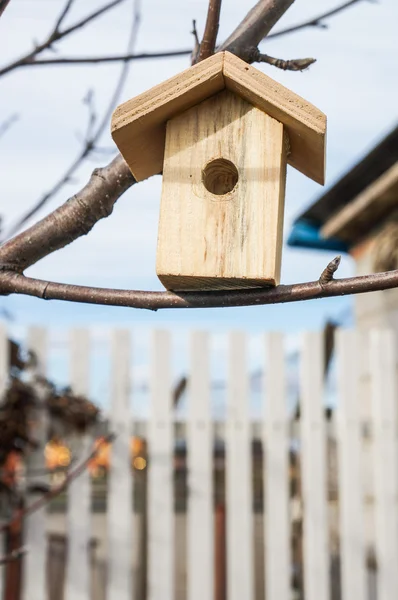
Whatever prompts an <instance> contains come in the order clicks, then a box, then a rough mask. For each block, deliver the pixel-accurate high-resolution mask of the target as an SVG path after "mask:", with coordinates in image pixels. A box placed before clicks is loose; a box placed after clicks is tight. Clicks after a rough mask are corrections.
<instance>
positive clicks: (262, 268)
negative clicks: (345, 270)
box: [157, 90, 286, 290]
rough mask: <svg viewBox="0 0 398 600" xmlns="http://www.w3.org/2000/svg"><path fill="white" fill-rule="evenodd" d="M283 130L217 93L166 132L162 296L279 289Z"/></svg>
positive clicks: (243, 104)
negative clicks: (179, 292) (164, 292)
mask: <svg viewBox="0 0 398 600" xmlns="http://www.w3.org/2000/svg"><path fill="white" fill-rule="evenodd" d="M285 177H286V149H285V144H284V131H283V125H282V124H281V123H279V122H278V121H276V120H275V119H273V118H272V117H270V116H269V115H267V114H265V113H264V112H262V111H260V110H258V109H257V108H254V107H253V106H252V105H251V104H250V103H248V102H246V101H245V100H242V99H241V98H239V97H238V96H236V95H234V94H233V93H231V92H229V91H227V90H225V91H223V92H221V93H219V94H217V95H215V96H213V97H212V98H210V99H208V100H206V101H205V102H202V103H201V104H199V105H197V106H195V107H193V108H191V109H189V110H188V111H186V112H185V113H183V114H181V115H179V116H177V117H175V118H173V119H171V120H170V121H169V122H168V124H167V132H166V148H165V160H164V166H163V188H162V199H161V208H160V220H159V234H158V254H157V273H158V276H159V278H160V280H161V281H162V283H163V284H164V285H165V286H166V287H167V288H169V289H174V290H188V289H203V290H205V289H226V288H231V287H236V288H239V287H253V286H260V285H265V284H271V285H275V284H276V283H278V282H279V274H280V255H281V253H280V247H281V244H282V228H283V209H284V188H285Z"/></svg>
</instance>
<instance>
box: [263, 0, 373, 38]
mask: <svg viewBox="0 0 398 600" xmlns="http://www.w3.org/2000/svg"><path fill="white" fill-rule="evenodd" d="M368 1H369V0H368ZM358 2H363V0H349V2H344V4H341V5H340V6H337V7H336V8H333V9H332V10H329V11H327V12H325V13H322V14H321V15H318V16H317V17H313V18H312V19H309V20H308V21H303V23H297V25H292V26H291V27H286V28H285V29H280V30H279V31H275V32H274V33H270V34H268V35H267V39H268V40H269V39H270V38H275V37H280V36H281V35H286V34H288V33H293V32H295V31H300V29H306V28H307V27H319V28H320V29H326V28H327V25H326V23H323V21H324V20H325V19H328V18H329V17H334V16H335V15H337V14H339V13H341V12H342V11H343V10H345V9H346V8H349V7H350V6H352V5H353V4H358Z"/></svg>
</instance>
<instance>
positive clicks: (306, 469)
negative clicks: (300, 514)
mask: <svg viewBox="0 0 398 600" xmlns="http://www.w3.org/2000/svg"><path fill="white" fill-rule="evenodd" d="M303 341H304V344H303V348H302V357H301V394H300V400H301V407H300V408H301V417H300V419H301V446H302V453H301V456H302V463H301V473H302V496H303V504H304V511H305V515H304V524H303V534H304V536H303V562H304V589H305V598H306V600H320V599H322V600H328V599H329V598H330V584H329V552H328V511H327V479H326V435H325V433H326V432H325V419H324V409H323V403H322V393H323V339H322V335H321V334H320V333H317V332H309V333H306V334H305V336H304V340H303Z"/></svg>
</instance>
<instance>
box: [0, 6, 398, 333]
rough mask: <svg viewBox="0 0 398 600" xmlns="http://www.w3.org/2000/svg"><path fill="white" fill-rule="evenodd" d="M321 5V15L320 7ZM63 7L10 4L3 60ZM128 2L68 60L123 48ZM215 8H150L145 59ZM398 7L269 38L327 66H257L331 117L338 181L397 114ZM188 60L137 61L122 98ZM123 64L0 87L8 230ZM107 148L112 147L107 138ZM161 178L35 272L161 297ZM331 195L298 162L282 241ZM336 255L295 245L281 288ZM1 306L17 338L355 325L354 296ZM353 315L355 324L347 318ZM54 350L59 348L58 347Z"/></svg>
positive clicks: (175, 43)
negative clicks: (72, 331) (152, 306)
mask: <svg viewBox="0 0 398 600" xmlns="http://www.w3.org/2000/svg"><path fill="white" fill-rule="evenodd" d="M336 4H338V2H332V1H330V0H324V1H323V2H322V3H315V2H313V1H311V0H297V1H296V2H295V3H294V5H293V6H292V8H291V9H290V10H289V11H288V12H287V14H286V15H285V17H284V18H283V20H282V21H281V22H280V23H279V24H278V25H277V27H276V28H275V29H277V28H280V27H285V26H289V25H291V24H293V23H295V22H298V21H301V20H304V19H306V18H308V17H311V16H313V15H317V14H318V13H319V12H320V10H327V9H329V8H332V7H334V6H336ZM96 5H99V2H97V1H96V0H84V2H83V0H76V3H75V10H74V12H73V13H72V14H71V16H70V19H69V21H70V22H73V21H74V20H75V18H78V17H79V16H81V15H84V14H86V13H87V12H88V11H89V10H91V9H92V8H94V7H95V6H96ZM250 5H251V3H248V2H238V1H237V0H224V2H223V9H222V18H221V27H220V34H219V39H220V40H222V39H223V38H225V37H226V36H227V35H228V33H229V32H230V31H231V30H232V29H233V28H234V27H235V26H236V25H237V23H238V22H239V21H240V20H241V18H242V17H243V16H244V13H245V11H246V10H247V8H248V6H250ZM321 5H322V8H320V6H321ZM62 6H63V2H62V1H59V0H35V2H32V1H31V0H12V2H11V3H10V5H9V7H8V8H7V10H6V12H5V14H4V15H3V17H2V19H1V20H0V43H1V48H2V51H1V62H2V63H4V64H5V63H7V62H8V61H9V60H11V59H13V58H15V57H18V56H19V55H20V54H22V53H24V52H26V51H27V50H29V49H30V48H31V45H32V43H33V41H34V40H39V41H40V40H41V39H42V38H44V37H45V36H46V34H47V33H48V31H49V29H50V28H51V25H52V23H53V22H54V19H55V18H56V15H57V14H58V12H59V11H60V9H61V7H62ZM130 7H131V2H129V1H127V2H126V3H125V4H124V5H122V6H121V7H120V8H118V9H116V10H115V11H113V12H112V13H110V14H109V15H108V16H107V17H106V18H103V19H100V20H98V22H97V23H96V24H95V25H94V26H92V27H91V28H87V29H85V30H84V31H82V32H80V33H77V34H76V35H74V36H72V37H71V38H70V39H69V38H68V39H66V40H65V41H64V42H61V44H60V45H59V47H58V48H59V50H58V53H59V55H60V56H62V55H68V56H70V55H76V56H83V55H96V54H103V53H109V54H114V53H115V54H116V53H119V52H123V51H124V49H125V47H126V44H127V37H128V25H129V19H130V18H131V17H130V13H131V9H130ZM206 8H207V0H196V1H194V0H169V1H168V2H164V1H163V0H143V1H142V25H141V29H140V32H139V37H138V43H137V46H136V51H137V52H140V51H160V50H168V49H178V48H185V47H190V45H191V44H192V39H191V35H190V31H191V29H192V19H193V18H196V20H197V23H198V28H199V32H201V31H202V28H203V24H204V21H205V16H206ZM397 22H398V4H397V3H396V1H395V0H380V1H379V2H378V3H374V2H369V1H366V0H364V1H363V2H360V3H359V4H358V5H357V6H355V7H352V8H350V9H349V10H347V11H345V12H344V13H342V14H341V15H339V16H338V17H335V18H333V19H330V20H329V21H328V24H329V28H328V29H326V30H320V29H306V30H303V31H301V32H297V33H295V34H292V35H289V36H284V37H281V38H278V39H275V40H270V41H268V42H267V43H264V44H263V45H262V49H263V51H264V52H268V53H269V54H272V55H273V56H279V57H283V58H293V57H294V58H296V57H304V56H314V57H316V58H317V59H318V62H317V63H316V64H315V65H313V66H312V67H311V69H310V70H309V71H308V72H305V73H284V72H281V71H278V70H276V69H274V68H272V67H269V66H267V65H260V66H259V68H260V69H261V70H263V71H264V72H266V73H267V74H268V75H270V76H271V77H273V78H274V79H276V80H278V81H279V82H281V83H282V84H284V85H285V86H287V87H289V88H291V89H292V90H293V91H295V92H296V93H298V94H299V95H301V96H303V97H304V98H306V99H308V100H309V101H310V102H312V103H313V104H315V105H316V106H318V107H319V108H320V109H321V110H323V111H324V112H325V113H326V114H327V117H328V144H327V182H326V185H327V186H329V185H331V183H333V182H334V181H335V180H336V178H338V177H339V176H341V175H342V173H343V172H344V171H346V170H347V169H348V168H349V167H350V166H352V165H353V164H354V163H355V162H356V161H357V160H359V159H360V158H361V157H362V156H363V154H364V153H365V152H366V151H367V150H368V149H370V148H371V147H372V146H373V145H374V144H375V143H376V142H377V141H378V140H379V139H380V137H381V136H383V135H384V134H385V133H387V132H388V131H389V129H391V128H392V127H393V126H394V125H395V123H396V120H397V112H398V111H397V104H396V85H397V83H396V73H397V58H396V57H397V50H398V38H397V35H396V23H397ZM188 65H189V62H188V57H182V58H173V59H162V60H151V61H142V62H136V63H133V64H132V66H131V70H130V75H129V78H128V81H127V84H126V87H125V89H124V92H123V96H122V98H121V101H123V100H126V99H128V98H130V97H132V96H135V95H136V94H138V93H140V92H142V91H144V90H147V89H149V88H151V87H152V86H153V85H155V84H157V83H159V82H160V81H162V80H164V79H166V78H168V77H170V76H172V75H174V74H176V73H178V72H179V71H181V70H183V69H184V68H186V67H187V66H188ZM119 69H120V66H115V65H113V66H109V65H108V66H93V67H64V68H62V69H61V68H54V67H48V68H40V69H31V70H29V69H21V70H19V71H18V70H17V71H15V72H14V73H11V74H10V75H8V76H6V77H4V78H2V79H1V80H0V86H1V88H2V89H1V94H0V109H1V114H2V115H3V116H5V117H7V116H8V115H10V114H13V113H18V115H19V120H18V122H17V123H16V124H15V125H14V126H13V128H12V129H11V130H10V131H9V132H8V133H7V134H6V136H4V137H3V138H2V139H1V140H0V155H1V165H2V167H1V170H0V178H1V181H2V194H1V197H0V214H1V215H4V220H5V225H6V226H7V224H11V223H12V222H13V221H14V220H15V219H16V218H17V217H18V215H20V214H21V213H23V212H24V211H25V210H26V209H27V208H28V207H30V205H31V204H32V203H34V202H35V201H36V200H37V199H38V198H39V197H40V196H41V195H42V194H43V192H45V191H46V190H47V189H48V188H49V187H50V186H51V185H52V184H53V183H54V182H56V181H57V179H58V178H59V176H60V175H61V174H62V173H63V171H64V169H65V166H66V165H68V164H69V163H70V162H71V161H72V160H73V158H74V156H75V155H76V154H77V153H78V151H79V148H80V145H79V132H80V133H81V132H82V131H84V130H85V127H86V107H85V106H84V104H83V103H82V99H83V97H84V96H85V94H86V93H87V90H88V89H89V88H92V89H94V91H95V98H96V107H97V111H98V113H99V114H101V110H103V109H104V107H105V106H106V103H107V101H108V99H109V97H110V94H111V93H112V91H113V87H112V86H113V85H114V82H115V79H116V78H117V76H118V72H119ZM102 145H103V146H106V147H112V145H113V142H112V141H111V138H110V135H109V133H108V132H107V133H106V135H104V138H103V140H102ZM106 160H107V159H102V158H99V159H97V160H95V161H94V162H93V161H89V162H88V163H86V164H85V165H84V166H83V167H82V168H81V169H80V170H79V172H78V173H77V176H76V178H75V180H74V181H73V182H72V183H70V184H69V185H68V186H66V187H65V188H64V189H63V190H62V191H61V193H59V194H58V195H57V196H56V197H54V198H53V200H52V201H51V202H50V203H49V204H48V205H47V206H46V207H45V209H44V210H43V211H42V212H41V213H40V215H38V216H37V217H35V218H38V217H39V216H40V217H41V216H44V215H45V214H46V213H47V212H48V211H50V210H52V209H54V208H55V207H56V206H58V205H60V204H61V203H62V202H63V201H64V200H65V199H67V197H68V196H70V195H72V194H73V193H74V192H75V191H77V190H78V189H80V187H81V186H82V185H83V184H84V183H85V182H86V181H87V179H88V177H89V174H90V172H91V170H92V169H93V168H94V166H99V165H100V164H101V163H103V162H106ZM160 188H161V179H160V177H156V178H152V179H150V180H148V181H146V182H144V183H142V184H140V185H138V186H135V187H133V188H132V189H131V190H129V191H128V192H127V193H126V194H125V195H124V197H123V198H122V199H121V200H120V201H119V202H118V204H117V205H116V207H115V210H114V213H113V215H112V216H111V217H110V218H109V219H107V220H104V221H101V222H100V223H99V224H98V225H97V226H96V227H95V229H94V231H93V232H91V234H90V235H89V236H87V237H86V238H84V239H83V238H82V239H80V240H78V241H76V242H75V243H74V244H72V245H71V246H69V247H68V248H66V249H64V250H62V251H60V252H58V253H56V254H54V255H51V256H49V257H47V258H46V259H44V260H43V261H41V262H40V263H39V264H37V265H35V266H34V267H32V268H31V269H29V271H28V273H29V274H30V275H32V276H37V277H42V278H48V279H50V280H51V279H52V280H55V281H64V282H70V283H77V284H86V285H87V284H92V285H98V286H109V287H122V288H137V289H156V290H159V289H161V285H160V283H159V282H158V280H157V278H156V274H155V255H156V235H157V220H158V211H159V199H160ZM321 193H322V188H321V187H320V186H319V185H317V184H315V183H314V182H312V181H310V180H308V179H306V178H305V177H304V176H303V175H301V174H300V173H298V172H295V171H293V169H291V168H289V170H288V179H287V194H286V215H285V234H287V233H288V231H289V228H290V226H291V223H292V221H293V219H294V218H295V217H296V216H297V215H298V214H299V213H300V212H301V211H302V209H303V208H304V207H305V206H307V205H308V204H310V203H311V202H312V201H313V200H314V199H315V198H316V197H317V196H318V195H319V194H321ZM331 258H333V255H332V254H329V253H316V252H313V251H299V250H294V249H288V248H286V247H285V249H284V254H283V268H282V283H292V282H299V281H308V280H313V279H316V278H317V277H318V276H319V274H320V272H321V271H322V269H323V267H324V266H325V264H326V263H327V262H328V261H329V260H331ZM353 272H354V264H353V262H352V260H351V259H350V258H349V257H344V259H343V262H342V266H341V268H340V270H339V275H340V276H348V275H350V274H353ZM1 306H3V307H4V308H7V309H8V310H9V311H10V312H11V313H12V314H13V316H14V324H13V325H12V328H13V329H14V330H15V332H16V333H17V332H18V331H22V330H23V328H24V327H25V326H26V325H31V324H42V325H45V326H48V327H51V328H52V329H53V330H54V331H60V332H61V333H59V334H58V333H57V334H54V335H55V338H57V336H58V337H60V338H65V335H66V334H64V333H62V332H65V331H66V330H67V329H69V328H70V327H74V326H82V325H83V326H89V327H91V328H92V329H93V332H96V333H95V335H96V336H97V337H98V338H101V336H102V335H103V333H102V332H103V331H105V330H108V329H110V328H112V327H113V326H123V327H128V328H131V329H132V330H134V331H136V332H137V331H138V332H140V333H139V337H140V338H141V337H142V338H143V337H147V336H148V333H149V331H150V330H152V329H153V328H157V327H161V328H167V329H172V330H173V331H175V332H177V333H178V334H179V335H180V336H186V333H187V331H189V330H191V329H207V330H209V331H211V332H214V334H215V335H222V334H224V333H225V332H227V331H229V330H230V329H231V328H237V327H238V328H240V329H244V330H246V331H247V332H248V333H250V334H252V335H258V333H259V332H260V331H261V332H263V331H267V330H270V329H273V330H275V329H277V330H282V331H284V332H286V334H287V335H288V336H290V337H291V336H295V335H296V334H297V333H299V332H300V331H303V330H306V329H318V328H320V327H321V326H322V324H323V323H324V322H325V320H326V319H327V318H329V317H334V318H343V320H344V321H345V322H349V312H350V308H351V307H352V299H350V298H335V299H330V300H321V301H312V302H305V303H297V304H294V305H292V304H287V305H278V306H265V307H250V308H239V309H209V310H189V311H188V310H185V311H182V310H179V311H175V310H173V311H161V312H159V313H156V314H155V313H149V312H144V311H138V310H132V309H122V308H106V307H95V306H85V305H78V304H75V305H72V304H69V303H62V302H44V301H39V300H36V299H31V298H23V297H20V296H13V297H9V298H5V299H2V300H1ZM347 319H348V320H347ZM54 343H56V342H54Z"/></svg>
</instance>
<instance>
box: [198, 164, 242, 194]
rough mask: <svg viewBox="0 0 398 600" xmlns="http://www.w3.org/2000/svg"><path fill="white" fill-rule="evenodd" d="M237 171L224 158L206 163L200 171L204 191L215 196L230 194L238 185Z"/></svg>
mask: <svg viewBox="0 0 398 600" xmlns="http://www.w3.org/2000/svg"><path fill="white" fill-rule="evenodd" d="M238 179H239V174H238V169H237V168H236V167H235V165H234V163H233V162H231V161H230V160H227V159H225V158H216V159H215V160H211V161H210V162H208V163H207V165H206V166H205V168H204V169H203V171H202V182H203V185H204V186H205V188H206V190H207V191H208V192H210V193H211V194H215V195H216V196H223V195H224V194H228V192H232V190H233V189H234V187H235V186H236V184H237V183H238Z"/></svg>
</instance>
